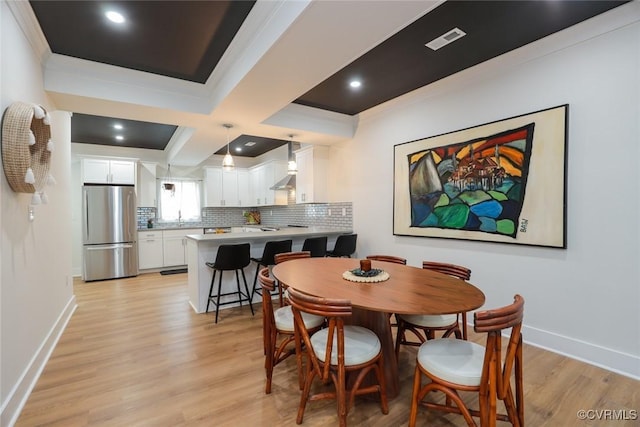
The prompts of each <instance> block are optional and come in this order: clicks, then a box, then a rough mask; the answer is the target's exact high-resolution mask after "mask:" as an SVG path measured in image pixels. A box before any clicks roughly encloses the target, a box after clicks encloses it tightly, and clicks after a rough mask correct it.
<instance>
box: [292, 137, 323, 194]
mask: <svg viewBox="0 0 640 427" xmlns="http://www.w3.org/2000/svg"><path fill="white" fill-rule="evenodd" d="M296 164H297V165H298V174H297V175H296V203H326V202H328V199H329V195H328V187H329V185H328V179H329V173H328V167H329V147H325V146H320V145H312V146H310V147H305V148H303V149H301V150H298V151H296Z"/></svg>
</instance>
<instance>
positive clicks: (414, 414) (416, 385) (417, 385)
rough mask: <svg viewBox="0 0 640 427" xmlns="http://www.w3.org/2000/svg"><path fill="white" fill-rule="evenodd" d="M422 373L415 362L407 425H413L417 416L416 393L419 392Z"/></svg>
mask: <svg viewBox="0 0 640 427" xmlns="http://www.w3.org/2000/svg"><path fill="white" fill-rule="evenodd" d="M421 375H422V373H421V372H420V368H419V367H418V365H417V364H416V369H415V372H414V374H413V394H412V395H411V412H410V413H409V427H415V425H416V420H417V418H418V399H419V397H418V394H419V393H420V380H421Z"/></svg>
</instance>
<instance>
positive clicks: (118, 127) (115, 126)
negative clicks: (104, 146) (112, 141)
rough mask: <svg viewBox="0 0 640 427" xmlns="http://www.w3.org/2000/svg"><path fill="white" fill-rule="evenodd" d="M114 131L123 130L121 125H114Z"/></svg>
mask: <svg viewBox="0 0 640 427" xmlns="http://www.w3.org/2000/svg"><path fill="white" fill-rule="evenodd" d="M113 128H114V129H118V130H122V125H121V124H120V123H116V124H115V125H113Z"/></svg>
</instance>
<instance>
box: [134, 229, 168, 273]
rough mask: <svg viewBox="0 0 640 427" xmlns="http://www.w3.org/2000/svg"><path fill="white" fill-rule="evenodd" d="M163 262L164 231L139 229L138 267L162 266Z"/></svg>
mask: <svg viewBox="0 0 640 427" xmlns="http://www.w3.org/2000/svg"><path fill="white" fill-rule="evenodd" d="M163 262H164V261H163V254H162V231H161V230H156V231H139V232H138V269H139V270H145V269H149V268H160V267H162V266H163Z"/></svg>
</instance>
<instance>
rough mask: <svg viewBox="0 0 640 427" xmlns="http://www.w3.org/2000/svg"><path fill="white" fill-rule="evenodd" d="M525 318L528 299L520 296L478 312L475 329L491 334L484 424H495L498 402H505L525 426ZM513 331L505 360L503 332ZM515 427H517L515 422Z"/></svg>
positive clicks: (486, 358)
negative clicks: (513, 391) (509, 301)
mask: <svg viewBox="0 0 640 427" xmlns="http://www.w3.org/2000/svg"><path fill="white" fill-rule="evenodd" d="M523 316H524V298H522V296H520V295H515V296H514V298H513V304H510V305H508V306H506V307H502V308H498V309H493V310H485V311H479V312H476V313H474V316H473V317H474V322H475V325H474V330H475V331H476V332H480V333H487V342H486V346H485V356H484V365H483V368H482V380H481V381H480V397H479V401H480V414H481V420H480V422H481V425H489V423H490V422H493V423H495V419H496V401H497V399H500V400H503V401H504V403H505V408H506V409H507V413H508V415H509V418H510V419H511V420H518V421H519V423H520V425H521V426H523V425H524V404H523V403H524V395H523V386H522V374H523V372H522V333H521V329H522V318H523ZM509 328H510V329H511V335H510V337H509V343H508V344H507V348H506V352H505V355H504V361H503V357H502V331H503V330H505V329H509ZM514 370H515V387H516V395H515V402H514V400H513V399H514V398H513V393H512V390H511V376H512V374H513V373H514ZM483 406H484V408H483ZM483 418H484V419H483ZM491 420H494V421H491ZM514 425H516V424H515V423H514Z"/></svg>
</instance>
